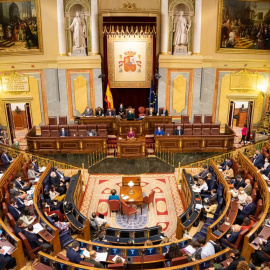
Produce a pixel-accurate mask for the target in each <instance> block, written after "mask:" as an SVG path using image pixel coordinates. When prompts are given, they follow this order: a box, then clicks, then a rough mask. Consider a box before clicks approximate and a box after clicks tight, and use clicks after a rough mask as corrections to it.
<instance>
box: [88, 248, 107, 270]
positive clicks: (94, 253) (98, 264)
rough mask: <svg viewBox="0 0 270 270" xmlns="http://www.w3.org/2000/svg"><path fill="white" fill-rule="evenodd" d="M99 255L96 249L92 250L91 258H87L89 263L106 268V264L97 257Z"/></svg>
mask: <svg viewBox="0 0 270 270" xmlns="http://www.w3.org/2000/svg"><path fill="white" fill-rule="evenodd" d="M96 257H97V252H96V251H95V250H92V251H91V252H90V259H88V260H86V261H87V262H89V263H92V264H93V265H94V267H97V268H104V266H103V265H102V264H101V263H100V262H99V261H98V260H97V259H96Z"/></svg>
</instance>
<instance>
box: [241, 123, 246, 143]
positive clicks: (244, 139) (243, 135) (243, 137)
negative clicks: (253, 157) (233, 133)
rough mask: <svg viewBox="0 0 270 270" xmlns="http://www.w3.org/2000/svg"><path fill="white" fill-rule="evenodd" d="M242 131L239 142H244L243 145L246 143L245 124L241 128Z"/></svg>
mask: <svg viewBox="0 0 270 270" xmlns="http://www.w3.org/2000/svg"><path fill="white" fill-rule="evenodd" d="M241 133H242V139H241V141H240V142H239V143H241V142H242V141H243V142H244V145H245V144H246V136H247V125H246V124H244V127H243V128H242V130H241Z"/></svg>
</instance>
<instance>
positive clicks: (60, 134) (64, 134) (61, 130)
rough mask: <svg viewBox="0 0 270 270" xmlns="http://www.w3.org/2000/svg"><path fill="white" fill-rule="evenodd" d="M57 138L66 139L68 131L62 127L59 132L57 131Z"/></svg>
mask: <svg viewBox="0 0 270 270" xmlns="http://www.w3.org/2000/svg"><path fill="white" fill-rule="evenodd" d="M59 136H60V137H67V136H69V134H68V131H67V130H66V129H65V128H64V127H62V128H61V129H60V131H59Z"/></svg>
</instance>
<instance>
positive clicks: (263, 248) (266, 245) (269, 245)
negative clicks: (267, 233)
mask: <svg viewBox="0 0 270 270" xmlns="http://www.w3.org/2000/svg"><path fill="white" fill-rule="evenodd" d="M264 253H266V254H267V255H268V256H270V237H268V239H267V240H265V239H261V240H260V249H259V250H256V251H255V253H253V254H251V256H252V261H253V263H254V264H255V266H261V264H262V263H263V262H268V261H269V259H268V258H267V257H266V255H265V254H264Z"/></svg>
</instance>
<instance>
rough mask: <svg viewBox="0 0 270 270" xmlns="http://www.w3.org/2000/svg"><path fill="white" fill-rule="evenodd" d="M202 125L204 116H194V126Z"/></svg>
mask: <svg viewBox="0 0 270 270" xmlns="http://www.w3.org/2000/svg"><path fill="white" fill-rule="evenodd" d="M201 123H202V115H201V114H194V116H193V124H201Z"/></svg>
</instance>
